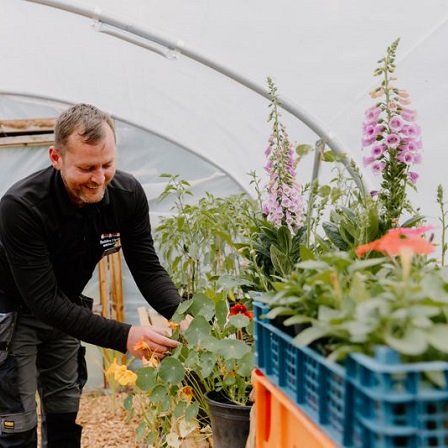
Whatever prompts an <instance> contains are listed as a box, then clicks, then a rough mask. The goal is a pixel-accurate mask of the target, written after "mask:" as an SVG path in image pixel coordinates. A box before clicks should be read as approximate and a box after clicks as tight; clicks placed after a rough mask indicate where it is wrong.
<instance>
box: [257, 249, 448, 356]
mask: <svg viewBox="0 0 448 448" xmlns="http://www.w3.org/2000/svg"><path fill="white" fill-rule="evenodd" d="M403 263H405V260H404V261H403V260H402V259H401V258H394V259H389V258H384V257H381V258H374V259H367V260H359V259H357V258H356V257H353V256H350V255H349V254H348V253H346V252H328V253H325V254H323V255H321V256H320V257H318V258H316V259H314V260H309V261H306V262H302V263H299V264H298V265H297V266H296V270H295V271H294V272H293V273H292V274H291V276H290V277H289V278H288V279H287V280H285V281H284V282H281V283H278V284H276V292H275V293H270V294H266V295H264V296H262V298H261V300H262V301H264V302H265V303H267V304H269V306H270V308H271V310H270V312H269V313H268V317H269V318H275V317H277V316H284V317H285V318H286V320H285V322H284V324H285V325H287V326H290V325H297V324H300V325H302V327H301V330H302V331H300V332H299V333H298V334H297V336H296V337H295V339H294V343H295V344H297V345H312V346H314V347H315V348H316V349H318V350H319V351H321V352H322V353H323V354H325V355H327V356H328V357H329V359H332V360H343V359H345V357H346V356H347V354H349V353H351V352H355V351H359V352H363V353H366V354H373V353H374V349H375V347H376V346H377V345H388V346H389V347H391V348H393V349H395V350H396V351H397V352H398V353H399V354H400V355H401V356H402V359H403V360H404V361H427V360H433V359H444V360H448V348H447V347H446V344H444V343H443V342H442V341H444V340H445V337H446V336H448V269H446V268H445V267H440V266H438V265H436V264H434V262H431V261H426V260H425V258H423V257H422V256H414V258H413V261H412V265H411V268H410V269H411V271H410V273H406V270H405V269H404V267H403V266H404V264H403Z"/></svg>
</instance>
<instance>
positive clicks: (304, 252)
mask: <svg viewBox="0 0 448 448" xmlns="http://www.w3.org/2000/svg"><path fill="white" fill-rule="evenodd" d="M315 258H316V257H315V256H314V253H313V251H312V250H311V249H309V248H308V247H306V246H303V245H302V246H300V259H301V260H303V261H307V260H314V259H315Z"/></svg>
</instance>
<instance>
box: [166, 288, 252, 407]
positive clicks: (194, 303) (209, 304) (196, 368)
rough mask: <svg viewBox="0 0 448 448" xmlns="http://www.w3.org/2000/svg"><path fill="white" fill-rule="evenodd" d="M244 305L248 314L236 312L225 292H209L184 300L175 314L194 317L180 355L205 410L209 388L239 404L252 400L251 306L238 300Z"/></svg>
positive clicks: (185, 335) (175, 319) (196, 395)
mask: <svg viewBox="0 0 448 448" xmlns="http://www.w3.org/2000/svg"><path fill="white" fill-rule="evenodd" d="M240 305H241V306H243V307H245V308H243V309H246V310H247V312H246V314H235V315H232V312H231V309H232V304H230V303H229V301H228V299H227V297H226V295H225V294H223V293H215V292H213V291H207V294H197V295H195V296H194V297H193V298H192V299H191V300H188V301H185V302H183V303H182V304H181V305H180V306H179V308H178V310H177V311H176V313H175V315H174V316H173V322H180V321H182V320H183V319H184V318H185V317H186V316H187V315H190V316H193V320H192V321H191V323H190V325H189V327H188V329H187V330H186V331H185V334H184V335H181V337H182V340H183V342H184V344H183V349H182V350H181V351H179V353H178V355H179V359H180V360H181V361H182V363H183V365H184V367H185V375H186V377H187V378H188V381H187V382H190V383H191V386H192V387H193V389H194V391H195V399H196V400H198V401H199V403H200V406H201V408H202V409H203V411H205V412H207V406H206V404H205V399H204V397H203V395H204V393H205V392H208V391H212V390H214V391H217V392H221V393H222V394H223V395H224V396H225V397H226V399H228V400H229V401H230V402H232V403H235V404H242V405H243V404H246V403H247V401H248V400H249V392H250V390H251V388H252V385H251V372H252V370H253V368H254V347H253V339H252V338H253V321H252V313H251V312H250V311H249V310H248V308H249V307H250V305H249V304H244V303H242V302H238V306H240ZM246 305H247V307H246Z"/></svg>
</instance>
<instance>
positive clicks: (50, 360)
mask: <svg viewBox="0 0 448 448" xmlns="http://www.w3.org/2000/svg"><path fill="white" fill-rule="evenodd" d="M49 156H50V161H51V166H50V167H48V168H46V169H44V170H41V171H39V172H37V173H34V174H31V175H30V176H28V177H26V178H25V179H22V180H21V181H19V182H17V183H16V184H15V185H13V186H12V187H11V188H10V189H9V190H8V191H7V192H6V194H5V195H4V196H3V198H2V199H1V201H0V419H1V427H0V447H2V448H9V447H22V448H28V447H36V446H37V442H36V424H37V421H36V402H35V394H36V389H37V387H38V386H39V391H40V392H41V397H40V398H41V400H42V404H43V406H44V409H45V413H46V426H47V442H48V447H49V448H71V447H76V448H78V447H80V440H81V429H82V428H81V427H80V426H79V425H77V424H76V422H75V420H76V415H77V412H78V407H79V398H80V390H81V387H82V386H80V384H79V381H78V380H79V378H78V351H79V346H80V342H79V341H80V340H83V341H85V342H88V343H91V344H96V345H99V346H102V347H106V348H111V349H114V350H118V351H120V352H123V353H126V352H129V353H130V354H131V355H133V356H136V357H138V358H141V357H142V355H143V353H142V352H141V351H139V350H136V349H135V348H134V346H135V345H136V343H137V342H138V341H139V340H140V339H141V338H143V340H144V341H145V342H146V343H147V344H149V346H150V347H151V348H152V349H153V350H154V352H155V353H156V356H158V357H160V358H162V357H163V356H164V354H165V352H166V351H167V350H169V349H171V348H173V347H176V346H177V345H178V343H177V342H176V341H173V340H171V339H169V338H168V337H167V336H166V335H164V332H163V331H162V330H157V329H156V328H152V327H143V326H141V327H140V326H131V325H128V324H126V323H120V322H117V321H114V320H112V319H105V318H103V317H101V316H98V315H95V314H93V313H92V311H91V310H90V309H89V308H88V307H86V306H83V305H84V303H83V302H84V300H83V298H84V297H83V296H82V291H83V289H84V287H85V286H86V284H87V282H88V281H89V279H90V278H91V276H92V273H93V271H94V269H95V266H96V265H97V263H98V261H99V260H100V259H101V258H102V256H104V255H105V254H107V253H108V251H114V250H117V249H118V248H119V246H118V243H119V244H121V246H122V249H123V254H124V256H125V259H126V261H127V264H128V266H129V269H130V271H131V273H132V275H133V278H134V280H135V282H136V284H137V286H138V287H139V289H140V291H141V293H142V294H143V296H144V297H145V299H146V300H147V301H148V303H150V304H151V305H152V306H153V307H154V308H155V309H156V310H157V311H158V312H160V313H161V314H162V315H164V316H165V317H167V318H170V317H171V316H172V314H173V313H174V311H175V309H176V307H177V305H178V304H179V302H180V300H181V299H180V297H179V294H178V292H177V290H176V288H175V286H174V284H173V283H172V281H171V279H170V278H169V276H168V274H167V273H166V271H165V270H164V269H163V268H162V267H161V265H160V263H159V259H158V257H157V255H156V253H155V250H154V246H153V240H152V237H151V228H150V222H149V208H148V203H147V199H146V197H145V194H144V191H143V188H142V186H141V185H140V184H139V183H138V182H137V180H136V179H135V178H134V177H133V176H131V175H130V174H127V173H124V172H121V171H116V158H117V151H116V141H115V129H114V123H113V121H112V119H111V118H110V117H109V116H108V115H107V114H105V113H103V112H102V111H100V110H98V109H97V108H96V107H94V106H91V105H88V104H77V105H75V106H73V107H71V108H69V109H68V110H66V111H65V112H63V113H62V114H61V116H60V117H59V119H58V121H57V123H56V126H55V142H54V146H52V147H50V148H49Z"/></svg>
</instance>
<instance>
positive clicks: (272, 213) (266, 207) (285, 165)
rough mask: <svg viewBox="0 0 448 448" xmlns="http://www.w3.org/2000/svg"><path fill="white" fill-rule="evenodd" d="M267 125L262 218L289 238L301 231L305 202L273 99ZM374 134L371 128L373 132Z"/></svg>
mask: <svg viewBox="0 0 448 448" xmlns="http://www.w3.org/2000/svg"><path fill="white" fill-rule="evenodd" d="M272 104H273V110H272V112H271V115H270V119H269V121H273V126H272V128H273V133H272V135H271V136H270V137H269V139H268V143H269V149H268V150H266V151H265V154H266V156H267V157H268V161H267V164H266V166H265V170H266V171H267V173H268V174H269V181H268V184H267V188H266V190H267V198H265V200H264V202H263V204H262V211H263V214H264V215H266V218H267V220H268V221H270V222H272V223H273V224H274V225H275V226H276V227H277V228H279V227H281V226H287V227H288V228H289V230H290V232H291V233H292V234H295V233H296V232H297V230H298V229H299V228H300V227H302V225H303V221H304V200H303V197H302V191H301V186H300V185H299V184H298V183H297V182H296V165H297V163H298V161H297V160H296V158H295V151H294V148H293V146H292V144H290V143H289V140H288V134H287V133H286V131H285V127H284V126H283V125H282V124H281V123H280V121H279V117H280V114H279V112H278V108H277V102H276V99H275V98H273V103H272ZM372 130H373V131H374V127H373V128H372Z"/></svg>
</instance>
